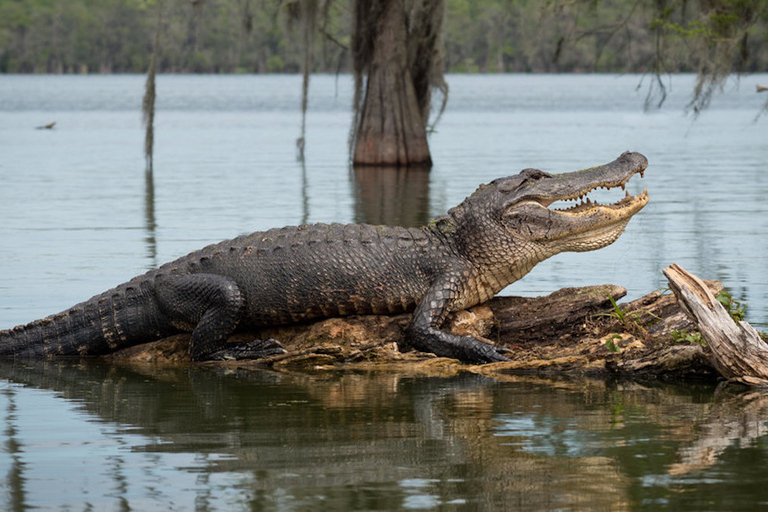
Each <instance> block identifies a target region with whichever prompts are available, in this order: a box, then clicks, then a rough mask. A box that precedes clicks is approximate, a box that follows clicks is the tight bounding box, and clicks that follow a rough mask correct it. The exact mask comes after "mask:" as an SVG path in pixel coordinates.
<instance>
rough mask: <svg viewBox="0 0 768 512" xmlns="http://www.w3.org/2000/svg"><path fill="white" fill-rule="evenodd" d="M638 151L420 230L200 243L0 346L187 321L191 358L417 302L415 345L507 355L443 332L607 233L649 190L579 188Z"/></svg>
mask: <svg viewBox="0 0 768 512" xmlns="http://www.w3.org/2000/svg"><path fill="white" fill-rule="evenodd" d="M647 165H648V161H647V160H646V158H645V157H644V156H643V155H641V154H639V153H630V152H626V153H624V154H622V155H621V156H620V157H619V158H617V159H616V160H614V161H613V162H610V163H608V164H605V165H601V166H597V167H592V168H589V169H584V170H581V171H576V172H571V173H564V174H548V173H545V172H543V171H541V170H538V169H524V170H523V171H522V172H520V173H519V174H516V175H514V176H509V177H506V178H499V179H497V180H494V181H492V182H491V183H489V184H487V185H481V186H480V187H479V188H478V189H477V190H476V191H475V192H474V193H473V194H472V195H470V196H469V197H467V198H466V199H465V200H464V201H463V202H462V203H461V204H459V205H458V206H456V207H454V208H452V209H450V210H449V211H448V213H447V214H446V215H442V216H439V217H437V218H435V219H434V220H433V221H431V222H430V223H429V224H428V225H427V226H424V227H422V228H405V227H385V226H373V225H368V224H346V225H344V224H312V225H301V226H291V227H285V228H278V229H270V230H268V231H263V232H256V233H252V234H250V235H244V236H240V237H237V238H234V239H232V240H228V241H225V242H221V243H218V244H214V245H210V246H208V247H206V248H204V249H202V250H199V251H195V252H192V253H190V254H188V255H187V256H184V257H182V258H179V259H177V260H175V261H173V262H170V263H167V264H165V265H162V266H160V267H158V268H157V269H154V270H150V271H148V272H147V273H145V274H143V275H141V276H138V277H135V278H133V279H132V280H130V281H128V282H126V283H123V284H121V285H119V286H117V287H115V288H113V289H111V290H109V291H106V292H104V293H102V294H100V295H96V296H94V297H92V298H91V299H89V300H87V301H85V302H82V303H80V304H77V305H75V306H73V307H72V308H70V309H68V310H66V311H64V312H61V313H58V314H56V315H52V316H49V317H47V318H44V319H42V320H37V321H34V322H31V323H28V324H26V325H22V326H17V327H14V328H12V329H9V330H4V331H0V358H16V359H22V358H48V357H58V356H98V355H104V354H108V353H111V352H115V351H117V350H119V349H122V348H126V347H129V346H133V345H138V344H142V343H146V342H150V341H155V340H158V339H161V338H164V337H167V336H170V335H173V334H176V333H179V332H190V331H191V333H192V334H191V339H190V348H189V355H190V357H191V360H192V361H208V360H229V359H255V358H262V357H267V356H270V355H274V354H280V353H284V352H285V351H284V349H283V348H282V345H281V344H280V343H279V341H277V340H274V339H266V340H253V341H248V342H229V341H228V338H229V337H230V336H231V335H232V334H233V333H234V332H235V331H236V330H238V329H240V330H248V329H253V328H258V327H263V326H276V325H286V324H299V323H304V322H308V321H311V320H315V319H320V318H328V317H337V316H346V315H365V314H376V315H379V314H397V313H405V312H413V315H412V319H411V321H410V324H409V327H408V330H407V332H406V337H407V340H408V343H409V344H410V345H411V346H412V347H413V348H415V349H417V350H420V351H425V352H432V353H434V354H436V355H438V356H445V357H451V358H455V359H459V360H461V361H464V362H467V363H475V364H480V363H489V362H497V361H507V360H508V358H507V356H506V355H505V354H507V353H508V351H506V350H504V349H502V348H500V347H498V346H496V345H493V344H492V343H490V342H488V340H481V339H476V338H474V337H472V336H459V335H454V334H450V333H448V332H445V331H443V330H441V327H442V326H443V323H444V321H445V320H446V317H447V316H448V315H449V313H451V312H455V311H459V310H462V309H466V308H469V307H471V306H474V305H476V304H480V303H482V302H485V301H487V300H489V299H490V298H491V297H493V296H494V295H495V294H497V293H498V292H500V291H501V290H502V289H503V288H505V287H506V286H508V285H509V284H511V283H513V282H515V281H517V280H518V279H520V278H522V277H523V276H524V275H526V274H527V273H528V272H529V271H530V270H531V269H532V268H533V267H534V266H535V265H536V264H537V263H539V262H541V261H543V260H545V259H547V258H549V257H551V256H553V255H555V254H557V253H560V252H562V251H591V250H595V249H600V248H602V247H605V246H607V245H609V244H611V243H613V242H614V241H615V240H616V239H617V238H618V237H619V236H620V235H621V233H622V232H623V231H624V228H625V226H626V225H627V223H628V222H629V219H630V218H631V217H632V216H633V215H634V214H636V213H637V212H638V211H640V210H641V209H642V208H643V207H644V206H645V205H646V204H647V203H648V192H647V190H644V191H643V192H642V193H641V194H638V195H635V196H631V195H630V194H629V192H626V193H625V196H624V197H623V198H622V199H621V200H619V201H618V202H616V203H613V204H607V205H603V204H600V203H597V202H593V201H592V200H591V199H589V198H586V199H585V197H586V194H587V193H588V192H590V191H592V190H594V189H596V188H598V187H602V188H616V187H621V188H622V189H624V190H625V191H626V188H625V184H626V183H627V182H628V181H629V179H630V178H631V177H632V176H633V175H635V174H640V175H641V177H642V174H643V171H644V170H645V169H646V167H647Z"/></svg>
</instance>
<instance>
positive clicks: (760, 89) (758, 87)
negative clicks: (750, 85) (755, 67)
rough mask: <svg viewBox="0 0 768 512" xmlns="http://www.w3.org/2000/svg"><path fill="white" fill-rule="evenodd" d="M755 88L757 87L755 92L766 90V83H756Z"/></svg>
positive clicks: (767, 88) (767, 87)
mask: <svg viewBox="0 0 768 512" xmlns="http://www.w3.org/2000/svg"><path fill="white" fill-rule="evenodd" d="M756 89H757V92H764V91H768V85H760V84H757V85H756Z"/></svg>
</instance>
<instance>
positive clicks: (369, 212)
mask: <svg viewBox="0 0 768 512" xmlns="http://www.w3.org/2000/svg"><path fill="white" fill-rule="evenodd" d="M353 175H354V179H355V185H356V186H355V222H362V223H366V224H383V225H387V226H405V227H418V226H423V225H425V224H426V223H427V222H429V220H430V218H431V217H430V211H429V207H430V205H429V169H424V168H418V167H413V168H404V167H399V168H398V167H375V166H355V167H354V169H353Z"/></svg>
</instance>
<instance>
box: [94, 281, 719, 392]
mask: <svg viewBox="0 0 768 512" xmlns="http://www.w3.org/2000/svg"><path fill="white" fill-rule="evenodd" d="M709 286H710V287H711V288H712V289H713V290H714V291H715V293H717V291H719V289H720V288H721V286H720V285H719V283H710V284H709ZM625 294H626V290H625V289H624V288H621V287H619V286H614V285H601V286H590V287H583V288H565V289H562V290H558V291H556V292H554V293H552V294H550V295H547V296H543V297H496V298H494V299H493V300H491V301H489V302H488V303H486V304H484V305H480V306H476V307H474V308H471V309H470V310H467V311H462V312H459V313H457V314H455V315H453V317H452V318H451V319H449V322H448V324H449V325H448V327H447V328H448V329H450V330H451V331H452V332H454V333H456V334H462V335H466V334H469V335H473V336H477V337H482V338H486V339H488V340H490V341H491V342H493V343H496V344H497V345H500V346H503V347H505V348H507V349H508V350H509V354H508V355H509V357H510V358H511V359H512V361H510V362H504V363H494V364H488V365H480V366H470V365H463V364H460V363H459V362H458V361H455V360H452V359H445V358H437V357H435V356H434V355H431V354H424V353H421V352H416V351H413V350H411V349H410V347H409V346H408V344H407V340H406V337H405V330H406V327H407V325H408V322H409V320H410V315H396V316H356V317H347V318H332V319H328V320H324V321H320V322H317V323H313V324H308V325H301V326H289V327H280V328H271V329H263V330H261V331H256V332H249V333H240V334H237V335H236V336H234V337H233V338H232V340H233V341H244V340H248V339H253V338H262V339H263V338H270V337H271V338H275V339H278V340H280V341H281V342H282V343H283V346H284V347H285V348H286V350H287V351H288V353H287V354H285V355H281V356H275V357H271V358H268V359H264V360H259V361H247V362H226V363H212V364H227V365H259V366H269V367H273V368H286V369H287V368H292V367H303V368H312V369H338V368H359V369H370V368H375V369H381V368H387V369H399V370H402V369H407V370H408V371H411V372H413V371H416V372H427V373H430V374H435V373H436V372H437V373H442V374H445V373H456V372H463V371H470V372H474V373H481V374H484V375H489V376H495V377H501V376H503V375H510V374H519V373H536V374H562V373H567V374H580V375H604V374H619V375H621V374H629V375H639V376H645V377H652V378H665V377H691V376H698V377H709V378H712V377H716V372H715V370H714V368H713V366H712V364H711V363H710V360H709V356H708V355H707V353H706V351H705V348H704V347H703V346H702V345H700V344H698V343H691V342H690V341H687V340H686V339H685V338H684V336H681V334H680V333H686V332H691V331H693V330H694V329H695V325H694V324H693V323H692V322H691V320H690V319H689V318H688V317H687V316H686V314H685V313H684V312H683V311H682V310H681V309H680V307H679V305H678V304H677V301H676V299H675V296H674V295H672V294H671V293H666V294H664V293H660V292H653V293H650V294H648V295H646V296H644V297H641V298H639V299H637V300H634V301H632V302H629V303H626V304H618V305H617V304H616V301H618V300H619V299H621V298H622V297H623V296H624V295H625ZM188 342H189V336H188V335H177V336H173V337H171V338H167V339H165V340H161V341H159V342H154V343H148V344H146V345H141V346H137V347H132V348H130V349H126V350H123V351H121V352H119V353H117V354H113V355H111V356H109V357H110V358H111V359H113V360H115V359H117V360H128V361H133V362H136V361H139V362H154V363H158V362H161V363H184V364H187V363H188V356H187V348H188Z"/></svg>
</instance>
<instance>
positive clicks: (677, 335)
mask: <svg viewBox="0 0 768 512" xmlns="http://www.w3.org/2000/svg"><path fill="white" fill-rule="evenodd" d="M671 334H672V341H674V342H675V343H688V344H694V343H696V344H698V345H701V346H703V347H706V346H707V342H706V340H705V339H704V338H703V337H702V336H701V333H700V332H698V331H693V332H688V331H672V333H671Z"/></svg>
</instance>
